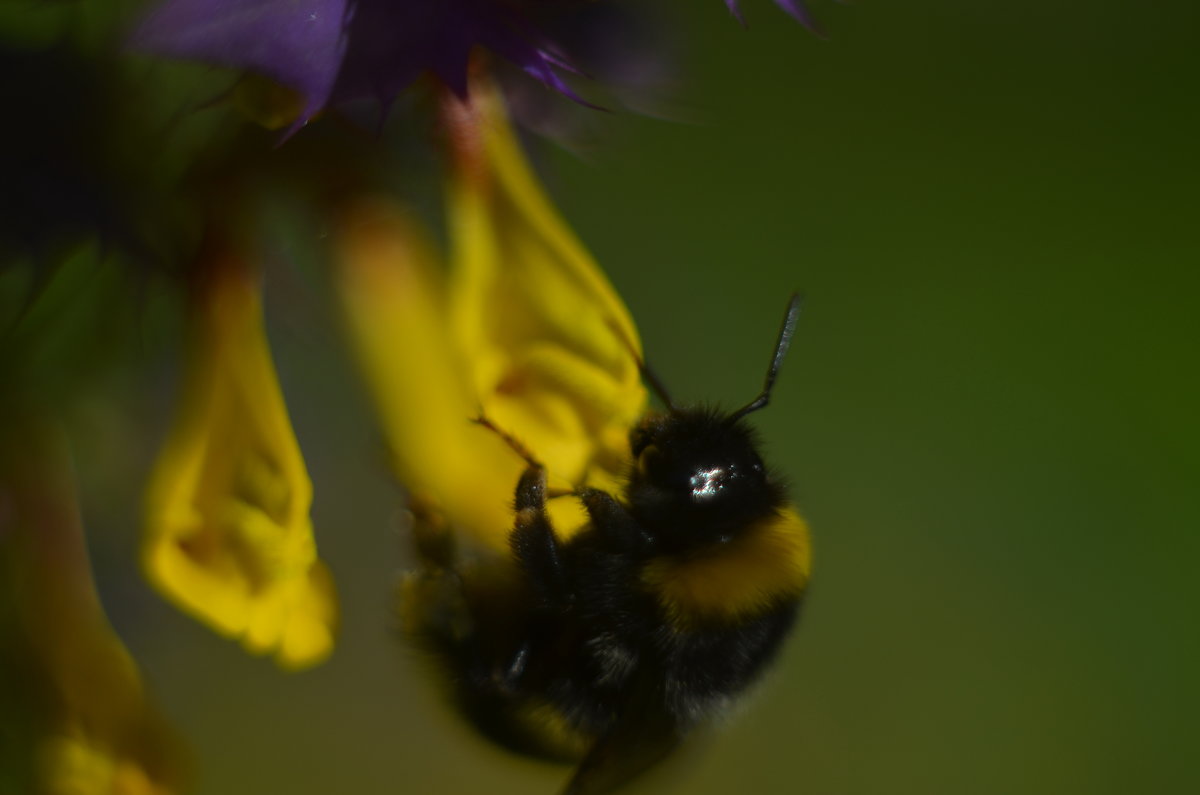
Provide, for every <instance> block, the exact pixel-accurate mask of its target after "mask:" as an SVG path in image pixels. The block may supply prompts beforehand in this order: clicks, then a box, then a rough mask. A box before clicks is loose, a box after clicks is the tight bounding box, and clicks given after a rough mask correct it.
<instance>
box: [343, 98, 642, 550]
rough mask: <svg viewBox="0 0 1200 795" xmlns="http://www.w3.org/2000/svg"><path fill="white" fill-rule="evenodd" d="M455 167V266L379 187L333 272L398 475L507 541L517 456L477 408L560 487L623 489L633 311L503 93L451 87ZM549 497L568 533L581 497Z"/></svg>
mask: <svg viewBox="0 0 1200 795" xmlns="http://www.w3.org/2000/svg"><path fill="white" fill-rule="evenodd" d="M447 103H448V104H447V108H448V110H447V113H446V114H445V116H446V119H447V122H448V126H449V128H450V131H451V138H452V141H453V145H454V155H455V162H456V169H455V172H454V174H453V175H452V178H451V182H450V185H449V187H448V194H449V204H448V208H447V212H448V218H449V222H448V223H449V238H450V240H451V241H452V246H453V249H452V251H451V253H450V267H449V269H448V270H443V269H442V268H440V267H439V263H438V261H437V257H436V255H435V254H434V253H433V252H432V250H431V247H430V245H429V244H428V242H427V241H426V240H425V238H424V237H423V235H422V234H421V231H420V229H419V228H418V225H417V224H416V223H415V222H413V221H412V220H411V219H410V218H409V217H407V215H406V214H405V212H404V211H403V210H402V209H400V208H398V207H396V206H394V205H391V204H387V203H384V202H383V201H377V202H364V203H360V204H358V205H356V206H354V207H352V208H350V209H349V210H348V211H347V212H346V214H345V220H344V223H343V225H342V229H341V233H340V236H339V246H340V248H339V250H338V252H337V257H338V260H339V275H340V287H341V293H342V296H343V299H344V303H345V306H346V317H347V322H348V323H349V325H350V331H351V336H352V338H353V340H354V342H355V344H356V346H357V348H358V352H359V355H360V359H361V363H362V365H363V369H364V370H365V372H366V373H367V376H368V379H369V381H370V386H371V387H372V391H373V393H374V395H375V398H376V402H377V404H378V406H379V408H380V413H381V416H382V422H383V425H384V431H385V434H386V436H387V439H388V442H389V445H390V447H391V449H392V452H393V456H394V461H395V467H396V470H397V473H398V475H399V477H400V479H401V481H402V482H403V483H404V484H405V485H406V486H408V487H409V489H410V491H411V492H412V494H413V496H414V498H415V499H416V500H417V501H418V502H419V503H420V504H421V505H423V506H426V507H431V508H433V509H435V510H436V511H437V512H439V513H441V514H442V515H443V516H444V517H445V518H446V519H447V520H448V521H450V522H451V523H452V524H454V525H455V526H457V527H460V528H463V529H465V530H466V531H468V532H470V533H473V534H474V535H476V536H477V537H478V538H479V539H481V540H482V541H484V542H485V543H489V544H492V545H493V546H503V545H504V544H505V539H506V538H507V535H508V532H509V530H510V529H511V523H512V511H511V502H512V495H513V489H514V487H515V485H516V482H517V478H518V476H519V475H520V472H521V470H522V469H523V468H524V466H525V464H524V462H522V461H521V460H520V458H519V457H518V456H516V455H515V454H514V453H513V451H512V450H511V449H509V448H508V447H507V446H506V445H505V443H504V442H503V441H502V440H501V439H500V438H498V437H497V436H496V435H495V434H494V433H491V432H490V431H488V430H486V429H483V428H481V427H478V426H475V425H472V424H471V423H470V422H469V420H470V419H471V418H472V417H475V416H477V415H479V414H480V413H481V412H482V413H484V414H486V416H487V417H488V418H489V419H491V420H492V421H493V422H494V423H495V424H496V425H497V426H498V427H500V428H502V429H504V430H505V431H507V432H508V433H510V434H512V435H513V436H514V437H516V438H517V439H519V440H520V441H521V442H522V443H523V444H524V445H525V446H526V447H527V448H528V449H529V450H530V451H531V452H532V453H533V455H535V456H536V457H537V458H538V459H539V460H540V461H542V462H543V463H544V464H545V465H546V467H547V471H548V474H549V477H550V482H551V485H552V486H555V487H558V488H573V487H579V486H583V485H588V486H594V487H598V488H606V489H614V488H615V487H616V485H617V478H618V477H619V476H620V475H621V474H622V473H621V471H620V469H621V466H622V462H624V461H626V460H628V457H629V448H628V439H627V436H628V432H629V428H630V427H631V426H632V425H633V423H634V422H635V421H636V420H637V418H638V417H639V416H640V415H641V413H642V411H643V408H644V406H645V399H646V396H645V390H644V388H643V387H642V384H641V378H640V373H639V369H638V357H639V356H640V347H639V342H638V338H637V331H636V329H635V328H634V325H633V322H632V320H631V319H630V317H629V314H628V311H627V310H626V309H625V307H624V305H623V304H622V303H621V300H620V298H619V297H618V295H617V293H616V292H615V291H614V290H613V288H612V286H611V285H610V284H609V283H608V281H607V279H606V278H605V276H604V274H603V273H602V272H601V270H600V269H599V267H598V266H597V265H596V263H595V262H594V260H593V259H592V258H591V257H590V256H589V255H588V253H587V252H586V251H585V250H584V249H583V247H582V246H581V245H580V243H579V241H578V240H577V239H576V238H575V236H574V234H573V233H572V232H571V230H570V229H569V228H568V227H567V226H566V225H565V224H564V222H563V221H562V220H561V218H560V217H559V216H558V214H557V213H556V212H555V210H554V208H553V207H552V205H551V204H550V202H549V201H548V200H547V198H546V196H545V194H544V193H543V191H542V188H541V187H540V185H539V184H538V182H537V180H536V178H535V177H534V176H533V174H532V172H531V170H530V168H529V166H528V164H527V163H526V162H525V160H524V158H523V156H522V153H521V150H520V147H519V145H518V143H517V141H516V139H515V136H514V135H513V132H512V130H511V128H510V127H509V124H508V120H507V118H506V114H505V110H504V107H503V100H502V99H501V98H500V96H499V94H498V93H496V92H495V91H493V90H490V89H489V87H487V86H485V85H479V86H475V87H473V88H472V92H471V100H470V102H469V104H459V103H458V101H457V100H454V99H450V100H447ZM550 510H551V512H552V514H553V518H554V521H555V522H556V526H557V527H558V528H559V529H560V530H561V531H563V532H564V533H570V532H571V530H572V529H573V528H576V527H578V526H580V525H581V524H582V521H583V513H582V510H581V508H580V507H579V505H578V502H577V501H575V500H556V501H553V502H552V503H551V506H550Z"/></svg>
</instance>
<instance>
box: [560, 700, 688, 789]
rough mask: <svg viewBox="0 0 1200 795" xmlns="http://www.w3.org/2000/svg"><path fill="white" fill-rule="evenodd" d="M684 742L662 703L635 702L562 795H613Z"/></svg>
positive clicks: (588, 756)
mask: <svg viewBox="0 0 1200 795" xmlns="http://www.w3.org/2000/svg"><path fill="white" fill-rule="evenodd" d="M647 689H649V688H647ZM682 740H683V733H682V732H681V730H680V727H679V724H678V723H677V722H676V720H675V718H674V717H673V716H672V715H670V714H669V713H668V712H667V710H666V709H665V708H664V707H663V705H662V704H661V699H638V698H633V699H631V700H630V704H629V707H628V708H626V709H625V710H624V712H623V713H622V715H621V716H620V717H619V718H618V719H617V722H616V723H614V724H613V726H612V728H610V729H609V730H608V732H607V733H605V734H604V735H602V736H601V737H600V738H599V739H597V740H596V743H595V744H594V745H593V746H592V749H591V750H590V751H589V752H588V754H587V756H585V757H584V758H583V761H582V762H580V763H579V767H577V768H576V769H575V774H574V775H573V776H571V780H570V781H569V782H568V783H567V786H566V788H565V789H564V790H563V792H562V795H602V793H609V792H614V791H615V790H617V789H619V788H620V787H622V786H624V785H625V784H628V783H629V782H630V781H632V780H633V779H635V778H637V777H638V776H640V775H641V774H642V773H644V772H646V771H647V770H649V769H650V768H651V767H653V766H655V765H657V764H658V763H659V762H661V761H663V760H664V759H665V758H666V757H667V756H669V755H670V754H671V752H672V751H674V750H675V749H676V748H677V747H678V746H679V744H680V742H681V741H682Z"/></svg>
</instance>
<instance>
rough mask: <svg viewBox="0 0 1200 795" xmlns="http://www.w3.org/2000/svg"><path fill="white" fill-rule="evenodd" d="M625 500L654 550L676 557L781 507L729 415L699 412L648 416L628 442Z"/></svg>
mask: <svg viewBox="0 0 1200 795" xmlns="http://www.w3.org/2000/svg"><path fill="white" fill-rule="evenodd" d="M630 444H631V446H632V449H633V466H632V471H631V472H630V476H629V489H628V492H627V494H626V497H627V499H628V501H629V506H630V509H631V511H632V512H633V513H634V515H636V516H637V517H638V518H639V520H640V521H641V522H642V524H643V526H645V527H646V528H647V529H648V530H650V532H651V533H652V534H653V536H654V539H655V542H656V544H657V545H658V546H661V547H665V548H668V549H678V548H681V547H690V546H693V545H701V544H706V543H713V542H717V543H722V542H725V541H729V540H731V539H732V538H733V537H734V536H736V535H737V532H738V530H739V529H741V528H743V527H745V526H747V525H748V524H750V523H752V522H753V521H754V520H756V519H760V518H763V517H765V516H767V515H769V514H771V513H773V512H774V511H776V510H777V509H778V508H779V507H780V506H781V505H782V504H783V503H784V502H785V499H784V495H783V490H782V489H781V488H780V487H779V486H778V485H777V484H776V483H774V482H773V481H772V480H771V478H770V477H769V475H768V473H767V469H766V466H765V465H764V464H763V461H762V458H761V457H760V456H759V454H758V450H757V444H756V442H755V438H754V433H753V431H752V430H751V429H750V428H749V426H747V425H746V424H745V423H744V422H742V421H741V420H740V419H739V418H738V417H737V416H735V415H728V414H721V413H717V412H713V411H709V410H705V409H674V410H672V411H670V412H667V413H665V414H652V415H650V416H648V417H646V419H644V420H643V421H642V422H641V424H639V425H638V426H637V427H636V428H635V429H634V430H633V433H632V434H631V436H630Z"/></svg>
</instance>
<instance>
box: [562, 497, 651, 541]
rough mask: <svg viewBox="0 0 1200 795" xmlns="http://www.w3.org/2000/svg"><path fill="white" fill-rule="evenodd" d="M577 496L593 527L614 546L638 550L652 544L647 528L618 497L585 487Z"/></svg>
mask: <svg viewBox="0 0 1200 795" xmlns="http://www.w3.org/2000/svg"><path fill="white" fill-rule="evenodd" d="M577 496H578V497H579V500H580V502H582V503H583V507H584V509H585V510H587V512H588V516H589V517H590V518H591V520H592V527H594V528H595V529H596V531H597V532H598V533H599V534H600V535H601V537H603V538H604V539H605V540H607V541H608V542H609V543H610V544H611V545H612V546H613V547H615V548H616V549H620V550H624V551H636V550H640V549H645V548H647V547H648V546H649V545H650V538H649V536H648V535H646V531H645V529H644V528H643V527H642V526H641V524H639V523H638V521H637V520H636V519H634V518H633V516H631V515H630V513H629V511H628V510H627V509H626V508H625V506H624V505H622V504H621V503H620V502H619V501H618V500H617V498H616V497H613V496H612V495H611V494H609V493H608V492H607V491H601V490H600V489H583V490H582V491H580V492H578V495H577Z"/></svg>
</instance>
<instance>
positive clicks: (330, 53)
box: [130, 0, 348, 123]
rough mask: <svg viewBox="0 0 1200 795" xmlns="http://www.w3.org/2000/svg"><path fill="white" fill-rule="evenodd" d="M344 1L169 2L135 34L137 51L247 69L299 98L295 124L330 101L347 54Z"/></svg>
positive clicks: (230, 0) (209, 0) (345, 1)
mask: <svg viewBox="0 0 1200 795" xmlns="http://www.w3.org/2000/svg"><path fill="white" fill-rule="evenodd" d="M347 4H348V0H167V2H165V3H163V4H162V5H160V6H158V7H157V8H156V9H154V10H153V11H152V12H151V13H150V14H149V15H148V16H147V17H146V18H145V19H144V20H142V23H141V24H140V25H139V26H138V28H137V29H136V30H135V31H134V34H133V37H132V39H131V42H130V43H131V45H132V46H133V47H134V48H135V49H138V50H142V51H144V52H148V53H153V54H155V55H163V56H169V57H175V58H186V59H194V60H197V61H203V62H205V63H212V64H217V65H219V66H230V67H236V68H241V69H251V70H254V71H257V72H261V73H262V74H265V75H267V76H268V77H271V78H273V79H275V80H278V81H279V82H280V83H282V84H284V85H286V86H288V87H289V88H292V89H295V90H296V91H298V92H299V93H300V94H302V95H303V96H304V100H305V105H304V111H303V113H302V114H301V118H300V120H299V121H300V123H303V122H304V121H307V120H308V119H309V118H311V117H312V116H313V114H315V113H316V112H317V111H319V110H320V109H321V108H322V107H323V106H324V105H325V103H326V102H327V101H328V99H329V96H330V93H331V92H332V90H333V86H334V84H335V82H336V80H337V76H338V72H339V71H340V67H341V63H342V58H343V55H344V52H345V47H346V38H345V35H344V34H345V27H346V22H347V19H348V13H347V11H348V9H347Z"/></svg>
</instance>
